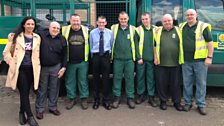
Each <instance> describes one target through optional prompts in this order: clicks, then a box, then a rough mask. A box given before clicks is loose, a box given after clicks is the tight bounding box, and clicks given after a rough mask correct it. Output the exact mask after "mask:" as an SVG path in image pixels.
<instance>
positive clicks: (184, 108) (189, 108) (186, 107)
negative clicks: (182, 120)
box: [183, 104, 192, 112]
mask: <svg viewBox="0 0 224 126" xmlns="http://www.w3.org/2000/svg"><path fill="white" fill-rule="evenodd" d="M191 108H192V105H188V104H185V105H184V107H183V111H185V112H189V111H190V110H191Z"/></svg>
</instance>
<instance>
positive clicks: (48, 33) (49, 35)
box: [46, 31, 59, 38]
mask: <svg viewBox="0 0 224 126" xmlns="http://www.w3.org/2000/svg"><path fill="white" fill-rule="evenodd" d="M46 36H47V37H51V38H52V36H51V34H50V32H49V31H48V32H47V34H46ZM54 38H59V34H58V35H56V36H55V37H54Z"/></svg>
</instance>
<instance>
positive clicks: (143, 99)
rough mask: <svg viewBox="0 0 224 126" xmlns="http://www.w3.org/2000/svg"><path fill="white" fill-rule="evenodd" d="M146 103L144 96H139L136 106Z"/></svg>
mask: <svg viewBox="0 0 224 126" xmlns="http://www.w3.org/2000/svg"><path fill="white" fill-rule="evenodd" d="M144 101H145V98H144V95H143V94H141V95H138V97H137V100H136V101H135V103H136V104H141V103H142V102H144Z"/></svg>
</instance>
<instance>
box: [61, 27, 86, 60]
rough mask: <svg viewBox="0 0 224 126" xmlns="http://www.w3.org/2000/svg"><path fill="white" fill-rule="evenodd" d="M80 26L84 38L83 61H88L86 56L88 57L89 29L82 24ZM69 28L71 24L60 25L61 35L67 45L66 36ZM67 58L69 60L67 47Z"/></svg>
mask: <svg viewBox="0 0 224 126" xmlns="http://www.w3.org/2000/svg"><path fill="white" fill-rule="evenodd" d="M81 28H82V32H83V36H84V39H85V61H88V58H89V42H88V39H89V33H88V31H89V29H88V28H87V27H85V26H83V25H81ZM70 29H71V25H68V26H64V27H62V35H63V36H64V37H65V38H66V40H67V45H68V46H69V44H68V36H69V32H70ZM67 59H68V60H69V48H68V52H67Z"/></svg>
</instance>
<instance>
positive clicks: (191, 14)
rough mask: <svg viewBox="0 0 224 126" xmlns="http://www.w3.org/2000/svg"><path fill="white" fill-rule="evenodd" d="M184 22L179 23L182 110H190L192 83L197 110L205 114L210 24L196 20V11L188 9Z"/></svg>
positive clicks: (210, 61)
mask: <svg viewBox="0 0 224 126" xmlns="http://www.w3.org/2000/svg"><path fill="white" fill-rule="evenodd" d="M185 18H186V22H184V23H182V24H180V30H181V31H182V36H183V50H184V64H183V65H182V73H183V96H184V100H185V106H184V110H185V111H186V112H188V111H190V109H191V107H192V101H193V84H194V83H195V85H196V92H195V100H196V104H197V107H198V112H199V113H200V114H201V115H206V114H207V113H206V110H205V95H206V81H207V71H208V65H210V64H212V56H213V50H214V49H213V42H212V35H211V25H210V24H208V23H204V22H201V21H198V20H197V13H196V11H195V10H194V9H189V10H187V11H186V13H185Z"/></svg>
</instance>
